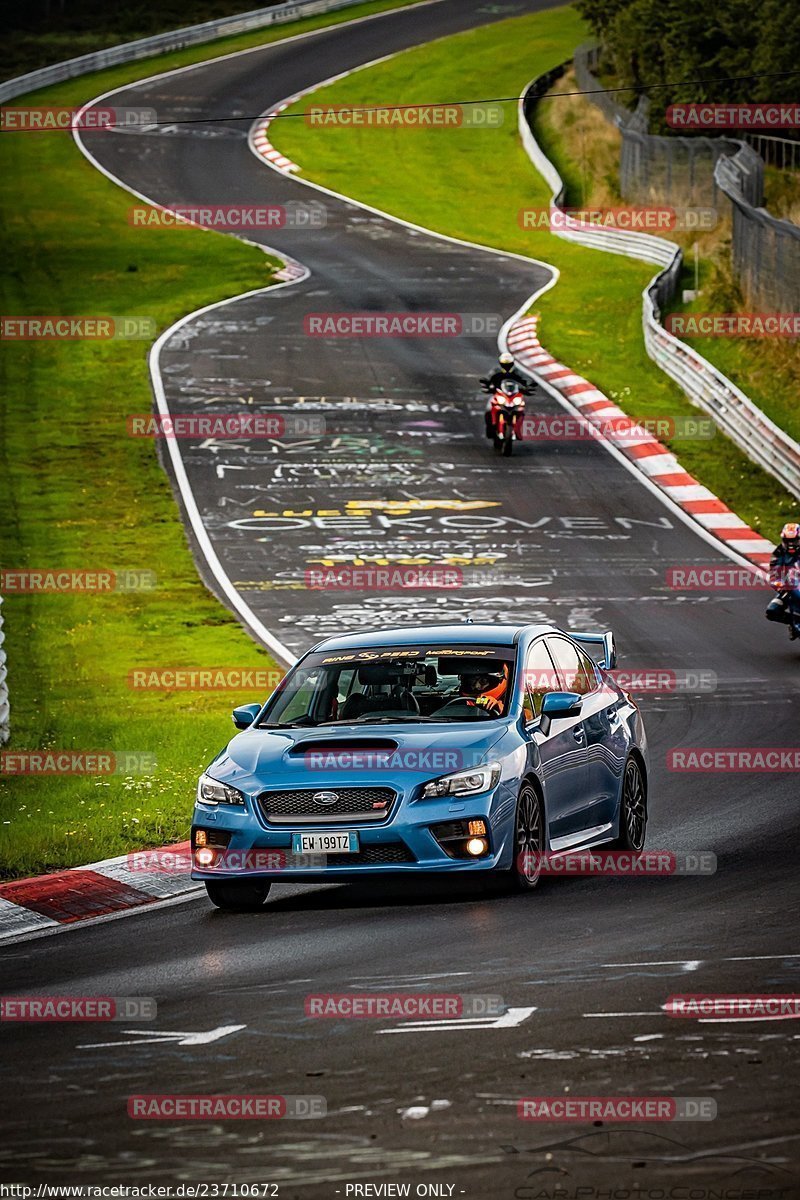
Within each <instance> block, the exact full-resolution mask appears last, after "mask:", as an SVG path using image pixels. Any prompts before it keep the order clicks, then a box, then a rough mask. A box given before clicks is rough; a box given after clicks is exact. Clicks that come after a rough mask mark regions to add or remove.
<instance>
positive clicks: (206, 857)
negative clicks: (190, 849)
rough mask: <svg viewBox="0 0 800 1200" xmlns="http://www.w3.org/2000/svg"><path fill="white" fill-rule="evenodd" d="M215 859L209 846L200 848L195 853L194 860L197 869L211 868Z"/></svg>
mask: <svg viewBox="0 0 800 1200" xmlns="http://www.w3.org/2000/svg"><path fill="white" fill-rule="evenodd" d="M215 857H216V856H215V854H214V851H213V850H212V849H211V847H210V846H201V847H200V849H199V850H196V851H195V855H194V860H195V862H196V863H197V865H198V867H212V866H213V865H214V858H215Z"/></svg>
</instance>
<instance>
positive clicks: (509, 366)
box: [480, 354, 533, 438]
mask: <svg viewBox="0 0 800 1200" xmlns="http://www.w3.org/2000/svg"><path fill="white" fill-rule="evenodd" d="M504 379H513V381H514V382H515V383H518V384H519V386H520V390H521V391H522V392H524V393H525V394H526V395H528V394H529V393H530V392H532V391H533V387H532V386H531V383H530V381H529V380H528V379H527V378H526V377H525V376H524V375H522V374H521V373H520V372H519V371H518V370H517V368H516V366H515V365H514V356H513V354H501V355H500V357H499V359H498V360H497V366H496V367H495V369H494V370H493V371H492V373H491V375H488V376H486V378H484V377H481V379H480V383H482V384H483V386H484V388H485V389H486V391H488V393H489V399H488V400H487V402H486V411H485V412H484V414H483V419H484V422H485V424H486V436H487V437H488V438H491V437H494V430H493V429H492V395H493V393H494V392H495V391H496V389H497V388H499V387H500V384H501V383H502V382H503V380H504Z"/></svg>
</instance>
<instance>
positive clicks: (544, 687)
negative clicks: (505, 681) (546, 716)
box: [522, 638, 559, 721]
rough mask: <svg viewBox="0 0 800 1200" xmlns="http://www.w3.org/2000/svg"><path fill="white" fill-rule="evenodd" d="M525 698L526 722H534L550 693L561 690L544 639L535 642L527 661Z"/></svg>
mask: <svg viewBox="0 0 800 1200" xmlns="http://www.w3.org/2000/svg"><path fill="white" fill-rule="evenodd" d="M524 687H525V692H524V698H523V702H522V707H523V712H524V715H525V720H526V721H534V720H535V719H536V718H537V717H539V716H541V713H542V701H543V700H544V698H545V696H546V695H547V693H548V692H557V691H558V690H559V682H558V676H557V673H556V669H555V666H554V665H553V660H552V658H551V657H550V654H549V652H548V649H547V644H546V643H545V640H544V638H540V639H539V641H538V642H534V643H533V645H532V646H531V648H530V650H529V651H528V657H527V659H526V660H525V679H524Z"/></svg>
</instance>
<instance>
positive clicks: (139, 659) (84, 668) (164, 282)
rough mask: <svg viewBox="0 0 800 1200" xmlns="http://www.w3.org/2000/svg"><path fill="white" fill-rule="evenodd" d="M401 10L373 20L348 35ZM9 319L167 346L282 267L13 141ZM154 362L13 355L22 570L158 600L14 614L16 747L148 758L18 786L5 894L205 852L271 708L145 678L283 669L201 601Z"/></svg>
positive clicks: (7, 236) (12, 784)
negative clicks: (36, 883) (158, 225)
mask: <svg viewBox="0 0 800 1200" xmlns="http://www.w3.org/2000/svg"><path fill="white" fill-rule="evenodd" d="M390 7H394V5H392V4H389V3H378V4H367V5H364V6H363V8H361V7H359V8H356V9H350V10H346V17H347V18H349V19H352V18H353V17H354V16H358V15H363V14H364V13H365V12H374V11H378V10H382V9H386V8H390ZM343 19H345V14H335V15H334V17H333V18H332V19H331V18H328V19H326V20H323V19H321V18H320V19H316V20H313V21H311V20H306V21H303V22H298V23H296V24H294V25H292V26H282V27H280V29H277V30H271V31H270V32H269V34H267V35H265V34H263V33H261V34H259V35H248V36H247V37H242V38H236V39H227V41H226V42H224V43H223V42H216V43H213V44H212V47H199V48H195V49H193V50H191V51H184V52H181V53H179V54H171V55H166V56H163V57H161V58H159V59H154V60H150V61H147V62H144V63H136V64H134V65H132V66H126V67H118V68H114V69H113V70H110V71H104V72H101V73H97V74H94V75H91V76H88V77H86V78H83V79H78V80H73V81H71V82H70V83H68V84H61V85H58V86H57V87H53V88H49V89H45V90H43V91H41V92H39V93H38V94H37V96H36V97H35V98H34V97H26V98H25V102H26V103H29V102H31V101H33V100H35V102H39V103H50V104H53V103H57V104H78V103H81V102H83V101H85V100H86V99H88V98H90V97H92V96H94V95H97V94H99V93H100V92H102V91H105V90H107V89H109V88H111V87H116V86H120V85H122V84H124V83H126V82H130V81H132V80H134V79H137V78H141V77H142V76H144V75H149V74H152V73H153V72H155V71H161V70H167V69H169V68H170V67H173V66H178V65H182V64H184V63H187V62H191V61H199V60H201V59H203V58H211V57H215V56H216V55H218V54H220V53H222V52H228V51H230V50H231V49H239V48H241V47H242V46H244V45H254V44H257V43H261V42H265V41H275V40H277V39H279V38H281V37H286V36H288V35H289V34H293V33H296V32H298V31H300V30H302V29H309V28H315V27H317V26H319V25H321V24H323V23H325V24H334V23H338V21H339V20H343ZM0 165H1V166H2V182H1V183H0V206H1V207H2V212H3V214H4V241H5V249H6V258H5V272H4V279H3V285H2V286H3V291H2V312H3V313H6V314H12V313H13V314H50V313H59V314H89V313H105V314H108V313H111V314H114V315H133V316H145V317H150V318H152V319H153V320H154V321H155V323H156V326H157V327H158V329H159V330H161V329H163V328H165V327H167V326H168V325H170V324H171V323H172V322H173V321H175V320H177V319H178V318H179V317H180V316H182V315H184V314H185V313H187V312H191V311H192V310H194V309H196V308H198V307H200V306H202V305H204V304H208V303H212V302H213V301H215V300H220V299H222V298H223V297H225V296H233V295H236V294H238V293H240V292H243V291H247V290H249V289H251V288H257V287H263V286H265V285H267V284H268V283H269V282H270V280H271V277H272V274H273V271H274V268H275V266H276V265H277V264H276V262H275V260H274V259H270V258H268V257H267V256H265V255H264V254H263V253H262V252H261V251H259V250H258V249H256V248H254V247H252V246H247V245H244V244H243V243H242V242H240V241H238V240H237V239H235V238H232V237H224V236H222V235H219V234H213V233H204V232H200V231H195V230H191V229H180V230H170V229H164V230H159V229H149V230H145V231H139V230H135V229H133V228H131V226H129V225H128V222H127V215H126V214H127V211H128V209H129V207H130V205H131V202H132V200H131V197H130V196H129V195H128V193H126V192H124V191H122V190H120V189H119V188H117V187H115V186H114V185H113V184H112V183H110V182H109V181H108V180H106V179H105V178H104V177H103V176H102V175H101V174H100V173H99V172H97V171H96V170H95V169H94V168H93V167H92V166H90V164H89V163H88V162H87V161H86V160H85V159H84V158H83V157H82V155H81V154H80V153H79V151H78V150H77V148H76V147H75V145H74V143H73V141H72V138H71V137H70V136H69V135H67V134H61V133H56V134H52V135H35V136H34V135H27V136H26V135H22V136H13V135H7V136H3V138H2V140H1V141H0ZM147 350H148V344H147V343H146V342H143V341H135V342H133V341H132V342H124V341H113V342H108V343H102V342H94V343H92V342H61V343H58V342H18V343H4V345H3V348H2V358H1V359H0V369H1V370H2V376H3V379H2V383H3V400H2V404H1V405H0V464H2V465H1V467H0V512H1V513H2V560H0V561H2V565H3V567H6V568H26V567H27V568H44V567H69V568H74V569H83V570H86V569H95V568H104V569H111V570H114V569H124V568H133V569H144V570H147V571H151V572H154V573H155V575H156V577H157V587H156V589H155V590H154V591H153V592H150V593H147V592H140V593H135V592H134V593H127V594H121V593H120V594H117V593H112V594H95V595H92V594H86V595H78V594H71V595H42V594H39V595H30V596H23V595H13V594H9V595H7V596H6V597H5V602H4V604H3V617H4V622H5V635H6V642H5V645H6V650H7V653H8V659H9V663H8V668H9V687H10V692H11V704H12V740H11V742H10V745H9V749H13V750H19V751H24V750H33V749H40V748H52V749H64V748H72V749H80V750H104V749H110V750H116V751H128V750H132V751H140V752H146V753H148V754H151V755H154V756H155V759H156V762H157V767H156V770H155V772H154V773H152V774H150V775H141V776H128V777H124V776H107V777H105V776H98V777H92V778H89V777H78V776H75V777H58V778H53V777H17V778H13V779H11V778H7V779H5V780H4V781H3V782H2V783H0V877H3V878H11V877H18V876H21V875H26V874H34V873H38V872H41V871H46V870H51V869H56V868H59V867H67V866H73V865H77V864H80V863H85V862H87V861H91V860H96V859H100V858H104V857H107V856H111V855H114V854H122V853H124V852H126V851H127V850H129V849H132V848H136V847H139V846H146V845H154V844H155V845H158V844H160V843H162V842H167V841H170V840H176V839H180V838H182V837H185V836H186V835H187V834H188V827H189V820H190V815H191V804H192V800H193V789H194V783H195V781H196V777H197V774H198V772H199V770H201V769H202V767H203V766H204V765H205V764H206V763H207V762H208V760H209V758H210V757H211V756H212V754H214V753H216V751H217V750H218V749H219V747H220V746H221V745H222V744H224V742H225V740H226V738H227V737H228V735H229V734H230V732H231V731H232V726H231V724H230V720H229V716H228V713H229V710H230V708H231V707H232V706H233V705H234V704H236V703H243V702H244V701H246V700H251V699H257V698H258V697H257V696H256V697H253V696H252V695H251V694H249V693H246V694H238V693H231V694H226V693H212V692H206V693H188V692H175V693H167V692H139V691H132V690H131V689H130V688H129V687H128V683H127V678H128V672H129V671H130V670H131V669H132V668H134V667H137V666H151V665H157V666H158V665H161V666H173V665H177V666H200V667H212V666H232V667H236V666H241V667H247V668H254V667H261V668H265V667H266V668H270V667H273V666H274V664H273V663H272V661H271V659H270V658H269V657H268V655H267V654H266V653H265V652H263V651H262V650H260V648H259V647H257V646H256V645H255V644H254V643H253V642H252V641H251V639H250V638H249V637H248V636H247V635H246V634H245V633H244V631H243V630H242V629H241V626H240V625H239V624H238V623H237V622H236V621H235V620H234V619H233V618H232V617H231V616H230V615H229V614H228V612H227V611H226V610H225V609H224V608H223V607H222V606H221V605H220V604H219V603H218V602H217V601H216V600H215V599H214V598H213V597H212V596H210V595H209V594H208V592H207V591H206V590H205V588H204V587H203V585H202V584H201V583H200V581H199V579H198V576H197V572H196V569H195V566H194V563H193V560H192V557H191V554H190V552H189V548H188V546H187V543H186V540H185V536H184V532H183V528H182V525H181V523H180V520H179V517H178V510H177V508H176V505H175V502H174V499H173V496H172V492H171V490H170V487H169V484H168V482H167V479H166V476H165V475H164V473H163V471H162V470H161V468H160V466H159V465H158V462H157V458H156V451H155V448H154V445H153V443H152V442H149V441H143V440H133V439H131V438H129V437H127V436H126V432H125V416H126V414H128V413H134V412H147V411H149V409H150V405H151V393H150V384H149V375H148V371H147V361H146V357H147Z"/></svg>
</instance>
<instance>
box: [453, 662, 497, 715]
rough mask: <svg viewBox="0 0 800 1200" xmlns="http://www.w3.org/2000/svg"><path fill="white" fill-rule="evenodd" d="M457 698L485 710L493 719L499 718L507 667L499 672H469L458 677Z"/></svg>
mask: <svg viewBox="0 0 800 1200" xmlns="http://www.w3.org/2000/svg"><path fill="white" fill-rule="evenodd" d="M459 679H460V687H459V689H458V694H459V696H463V697H464V699H465V700H466V701H467V703H468V704H469V703H470V702H472V703H474V704H476V705H477V706H478V707H479V708H485V709H486V711H487V712H489V713H491V714H492V716H493V717H499V716H501V715H502V712H503V698H504V696H505V694H506V690H507V688H508V665H507V664H506V665H504V666H503V669H502V671H501V672H498V673H495V672H492V671H479V672H473V671H470V672H468V673H466V674H464V675H461V676H460V677H459Z"/></svg>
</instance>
